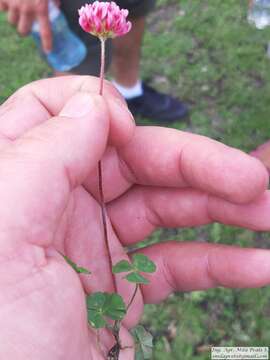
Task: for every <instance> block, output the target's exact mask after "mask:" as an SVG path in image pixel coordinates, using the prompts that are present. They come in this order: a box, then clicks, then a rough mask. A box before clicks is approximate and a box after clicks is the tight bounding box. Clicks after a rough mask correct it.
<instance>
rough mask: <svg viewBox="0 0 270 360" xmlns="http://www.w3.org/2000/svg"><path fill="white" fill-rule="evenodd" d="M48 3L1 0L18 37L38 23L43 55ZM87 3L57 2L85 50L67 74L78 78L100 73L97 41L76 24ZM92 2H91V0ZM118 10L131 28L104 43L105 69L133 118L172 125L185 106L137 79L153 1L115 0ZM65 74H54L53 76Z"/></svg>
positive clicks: (47, 42)
mask: <svg viewBox="0 0 270 360" xmlns="http://www.w3.org/2000/svg"><path fill="white" fill-rule="evenodd" d="M48 2H49V0H0V11H6V12H7V14H8V21H9V23H11V24H12V25H14V26H16V27H17V31H18V32H19V34H21V35H23V36H25V35H27V34H29V33H30V32H31V29H32V25H33V22H34V21H35V20H36V21H37V22H38V23H39V28H40V37H41V41H42V47H43V50H44V52H45V53H46V52H47V53H48V52H50V51H51V50H52V48H53V34H52V31H51V26H50V20H49V14H48ZM85 2H86V0H62V1H61V2H59V1H58V2H57V5H59V6H60V9H61V11H62V12H63V14H64V15H65V17H66V19H67V21H68V24H69V27H70V29H71V30H72V31H73V32H74V33H75V34H76V35H77V36H78V37H79V38H80V39H81V40H82V41H83V43H84V44H85V45H86V47H87V55H86V57H85V59H84V60H83V61H82V62H81V63H80V64H79V65H78V66H76V67H75V68H73V69H72V70H71V71H70V73H72V74H78V75H96V76H97V75H98V74H99V67H100V64H99V61H100V60H99V58H100V57H99V52H100V43H99V40H98V39H96V38H95V37H93V36H89V34H86V33H85V32H83V31H82V29H81V28H80V26H79V24H78V15H77V13H78V9H79V8H80V7H81V6H83V5H84V4H85ZM90 2H91V1H90ZM116 3H117V4H118V5H119V6H120V7H121V8H126V9H128V10H129V14H130V19H131V20H132V29H131V31H130V32H129V34H127V35H125V36H124V37H120V38H117V39H114V40H113V41H112V42H110V41H107V51H106V52H107V59H106V62H107V67H108V65H109V64H110V63H111V62H112V74H113V84H114V86H115V87H116V88H117V89H118V91H119V92H120V93H121V94H122V95H123V97H124V98H125V99H126V101H127V104H128V107H129V109H130V111H131V112H132V113H133V115H134V116H140V117H143V118H148V119H149V120H153V121H155V122H159V123H163V124H164V123H165V124H166V123H171V122H174V121H177V120H181V119H183V118H185V117H186V116H187V114H188V108H187V106H186V105H185V104H184V103H182V102H181V101H179V100H178V99H176V98H174V97H172V96H170V95H167V94H163V93H159V92H158V91H156V90H155V89H153V88H152V87H150V86H149V85H148V84H146V83H145V82H143V81H142V80H141V77H140V57H141V45H142V40H143V35H144V30H145V17H146V15H147V14H148V13H149V12H150V11H151V10H152V9H153V7H154V5H155V0H118V1H116ZM65 74H66V73H63V72H59V71H54V75H55V76H61V75H65Z"/></svg>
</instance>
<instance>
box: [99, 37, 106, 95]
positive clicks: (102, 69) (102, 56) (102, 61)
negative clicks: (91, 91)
mask: <svg viewBox="0 0 270 360" xmlns="http://www.w3.org/2000/svg"><path fill="white" fill-rule="evenodd" d="M99 40H100V45H101V54H100V75H99V78H100V88H99V95H103V83H104V72H105V41H106V40H105V39H103V38H102V37H100V38H99Z"/></svg>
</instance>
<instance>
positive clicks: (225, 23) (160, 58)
mask: <svg viewBox="0 0 270 360" xmlns="http://www.w3.org/2000/svg"><path fill="white" fill-rule="evenodd" d="M247 2H248V1H247V0H238V1H235V0H226V1H224V0H208V1H207V0H204V1H200V0H192V1H188V0H181V1H180V0H179V1H177V0H175V1H172V0H159V3H158V7H157V9H156V11H155V13H153V14H152V15H151V17H150V18H149V28H148V30H149V31H148V32H147V34H146V37H145V44H144V47H143V75H144V77H145V78H147V79H149V80H150V81H151V82H152V84H154V85H155V86H156V87H157V88H159V89H161V90H164V91H167V92H171V93H173V94H175V95H176V96H179V97H181V98H182V99H184V100H185V101H186V102H188V103H189V104H190V106H191V109H192V112H191V121H190V124H189V125H188V130H189V131H193V132H196V133H199V134H203V135H207V136H211V137H213V138H215V139H218V140H220V141H222V142H224V143H226V144H228V145H231V146H235V147H238V148H241V149H243V150H245V151H249V150H251V149H253V148H255V147H256V146H257V145H258V144H260V143H262V142H263V141H265V140H266V139H268V138H269V136H270V121H269V113H270V60H269V59H268V58H267V57H266V54H265V49H266V46H267V42H268V39H269V40H270V29H267V30H264V31H258V30H256V29H254V28H252V27H250V26H249V25H248V23H247V21H246V12H247V8H246V7H247ZM0 34H1V37H0V49H1V50H0V66H1V71H0V102H1V101H3V100H4V99H5V98H6V97H8V96H9V95H10V94H11V93H12V92H13V91H14V90H15V89H17V88H18V87H20V86H21V85H23V84H25V83H27V82H29V81H32V80H35V79H38V78H40V77H44V76H47V75H48V74H49V69H48V67H47V66H46V65H45V64H44V63H43V62H42V61H41V60H40V59H39V57H38V56H37V54H36V52H35V50H34V46H33V43H32V41H31V39H30V38H29V39H21V38H19V37H18V36H17V35H16V34H15V32H14V31H12V30H11V29H10V28H9V27H8V26H7V25H6V23H5V20H4V17H3V16H1V17H0ZM175 127H177V128H179V129H187V125H186V124H184V123H178V124H175ZM239 170H240V171H241V169H239ZM247 181H248V179H247ZM173 238H174V239H177V240H179V241H182V240H187V241H192V240H202V241H209V242H220V243H226V244H238V245H241V246H258V247H265V248H267V247H268V248H269V247H270V237H269V235H268V234H265V233H254V232H250V231H247V230H243V229H236V228H230V227H226V226H222V225H219V224H214V225H213V226H205V227H200V228H199V229H176V230H168V229H165V230H159V231H157V232H156V233H155V234H154V235H153V236H152V237H151V240H152V241H154V242H156V241H165V240H168V239H173ZM254 271H256V269H254ZM269 317H270V289H269V288H263V289H259V290H233V291H232V290H227V289H226V290H225V289H216V290H211V291H207V292H194V293H191V294H178V295H175V296H172V297H170V298H169V299H168V301H167V302H166V303H164V304H162V305H159V306H153V305H151V306H147V308H146V315H145V317H144V323H145V325H146V326H147V327H148V328H149V329H150V330H151V332H152V333H153V335H154V336H155V353H154V359H157V360H167V359H184V360H190V359H195V360H199V359H200V360H203V359H205V360H206V359H209V358H210V356H209V350H208V346H210V345H220V346H233V345H239V346H240V345H242V346H267V345H270V321H269V320H270V319H269Z"/></svg>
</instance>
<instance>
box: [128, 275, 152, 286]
mask: <svg viewBox="0 0 270 360" xmlns="http://www.w3.org/2000/svg"><path fill="white" fill-rule="evenodd" d="M125 279H126V280H128V281H129V282H132V283H136V284H144V285H147V284H149V280H148V279H146V278H145V277H144V276H142V275H141V274H139V273H137V272H132V273H130V274H127V275H126V276H125Z"/></svg>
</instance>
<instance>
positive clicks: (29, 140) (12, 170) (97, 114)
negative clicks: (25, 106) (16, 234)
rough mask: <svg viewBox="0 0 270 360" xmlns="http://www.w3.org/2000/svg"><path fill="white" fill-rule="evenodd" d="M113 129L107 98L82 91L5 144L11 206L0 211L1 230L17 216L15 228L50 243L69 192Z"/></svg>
mask: <svg viewBox="0 0 270 360" xmlns="http://www.w3.org/2000/svg"><path fill="white" fill-rule="evenodd" d="M89 119H90V120H91V121H89ZM108 131H109V119H108V110H107V106H106V103H105V102H104V100H103V99H102V98H101V97H100V96H95V97H94V96H90V95H89V94H86V93H80V94H77V95H74V97H73V98H71V99H70V101H69V102H68V103H67V104H66V106H65V107H64V109H63V110H62V111H61V113H60V116H59V117H55V118H53V119H50V120H49V121H47V122H45V123H43V124H41V125H40V126H37V127H36V128H34V129H32V130H31V131H29V132H27V133H26V134H25V135H24V136H22V137H21V138H20V139H19V140H17V141H16V142H15V143H13V144H12V145H10V146H8V147H5V148H4V150H3V151H2V152H1V157H0V161H1V169H2V170H1V176H0V197H1V199H2V201H3V203H5V204H8V206H5V207H2V208H1V209H0V216H1V219H2V221H1V231H2V232H5V231H8V229H9V228H10V227H12V226H13V225H12V224H14V219H16V229H20V233H21V232H22V233H23V234H27V241H30V242H32V243H34V244H36V243H38V245H49V243H48V242H49V241H51V240H52V239H53V237H54V236H53V235H52V234H55V227H56V226H57V223H58V222H59V221H60V219H61V216H62V214H63V212H64V210H65V209H66V206H67V201H68V199H69V196H70V192H71V191H72V190H73V189H74V188H75V187H77V186H78V185H79V184H81V182H82V181H83V180H84V178H85V177H86V175H87V174H88V172H89V171H91V169H92V168H93V167H95V166H96V164H97V162H98V160H99V159H100V158H101V156H102V153H103V151H104V149H105V147H106V142H107V135H108ZM50 231H52V233H50ZM21 236H22V235H21Z"/></svg>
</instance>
